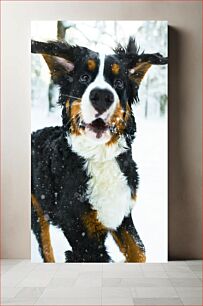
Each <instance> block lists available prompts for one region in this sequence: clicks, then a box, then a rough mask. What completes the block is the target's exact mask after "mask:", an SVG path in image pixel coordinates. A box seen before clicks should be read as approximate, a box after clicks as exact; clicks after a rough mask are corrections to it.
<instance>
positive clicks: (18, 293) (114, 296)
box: [1, 260, 202, 306]
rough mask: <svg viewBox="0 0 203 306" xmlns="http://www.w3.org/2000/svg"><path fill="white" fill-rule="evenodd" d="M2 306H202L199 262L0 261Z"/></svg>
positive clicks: (200, 263) (200, 264) (200, 267)
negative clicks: (37, 262) (35, 262)
mask: <svg viewBox="0 0 203 306" xmlns="http://www.w3.org/2000/svg"><path fill="white" fill-rule="evenodd" d="M1 274H2V276H1V284H2V291H1V296H2V301H1V305H193V306H194V305H202V262H201V261H181V262H180V261H179V262H170V263H167V264H34V263H33V264H32V263H30V261H28V260H2V261H1Z"/></svg>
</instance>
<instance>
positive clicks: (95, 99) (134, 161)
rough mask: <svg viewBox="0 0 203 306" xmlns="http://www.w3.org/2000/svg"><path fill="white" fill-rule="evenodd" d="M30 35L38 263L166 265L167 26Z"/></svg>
mask: <svg viewBox="0 0 203 306" xmlns="http://www.w3.org/2000/svg"><path fill="white" fill-rule="evenodd" d="M31 35H32V40H33V41H32V48H31V49H32V55H31V57H32V67H31V84H32V92H31V98H32V101H31V102H32V216H31V218H32V231H31V235H32V249H31V257H32V261H33V262H43V261H44V262H67V263H68V262H165V261H167V254H168V249H167V248H168V233H167V228H168V215H167V107H168V93H167V50H168V46H167V39H168V33H167V22H166V21H73V20H69V21H33V22H32V24H31ZM130 37H131V38H130ZM50 41H54V42H50ZM61 41H65V42H66V43H61ZM50 76H51V77H50Z"/></svg>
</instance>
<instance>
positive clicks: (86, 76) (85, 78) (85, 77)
mask: <svg viewBox="0 0 203 306" xmlns="http://www.w3.org/2000/svg"><path fill="white" fill-rule="evenodd" d="M90 80H91V77H90V75H89V74H82V75H81V76H80V80H79V81H80V82H81V83H83V84H86V83H89V82H90Z"/></svg>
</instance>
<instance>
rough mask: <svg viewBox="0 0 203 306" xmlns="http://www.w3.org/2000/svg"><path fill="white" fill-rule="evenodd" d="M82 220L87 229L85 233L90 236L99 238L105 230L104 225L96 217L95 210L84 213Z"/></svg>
mask: <svg viewBox="0 0 203 306" xmlns="http://www.w3.org/2000/svg"><path fill="white" fill-rule="evenodd" d="M82 220H83V223H84V225H85V227H86V229H87V233H88V235H89V237H91V238H92V237H97V238H100V237H101V236H102V235H103V234H105V233H106V232H107V229H106V227H105V226H104V225H103V224H102V223H101V222H100V221H99V220H98V219H97V212H96V211H95V210H92V211H91V212H89V213H87V214H85V215H84V216H83V218H82Z"/></svg>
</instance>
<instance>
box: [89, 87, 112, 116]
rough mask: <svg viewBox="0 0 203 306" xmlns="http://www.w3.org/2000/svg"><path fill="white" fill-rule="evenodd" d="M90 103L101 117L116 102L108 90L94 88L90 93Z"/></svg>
mask: <svg viewBox="0 0 203 306" xmlns="http://www.w3.org/2000/svg"><path fill="white" fill-rule="evenodd" d="M90 101H91V103H92V105H93V106H94V108H95V109H96V111H98V113H99V114H100V115H101V114H103V113H104V112H105V111H106V110H107V109H108V108H109V107H110V106H111V105H112V103H113V102H114V95H113V93H112V92H111V91H110V90H108V89H100V88H94V89H92V90H91V91H90Z"/></svg>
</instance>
